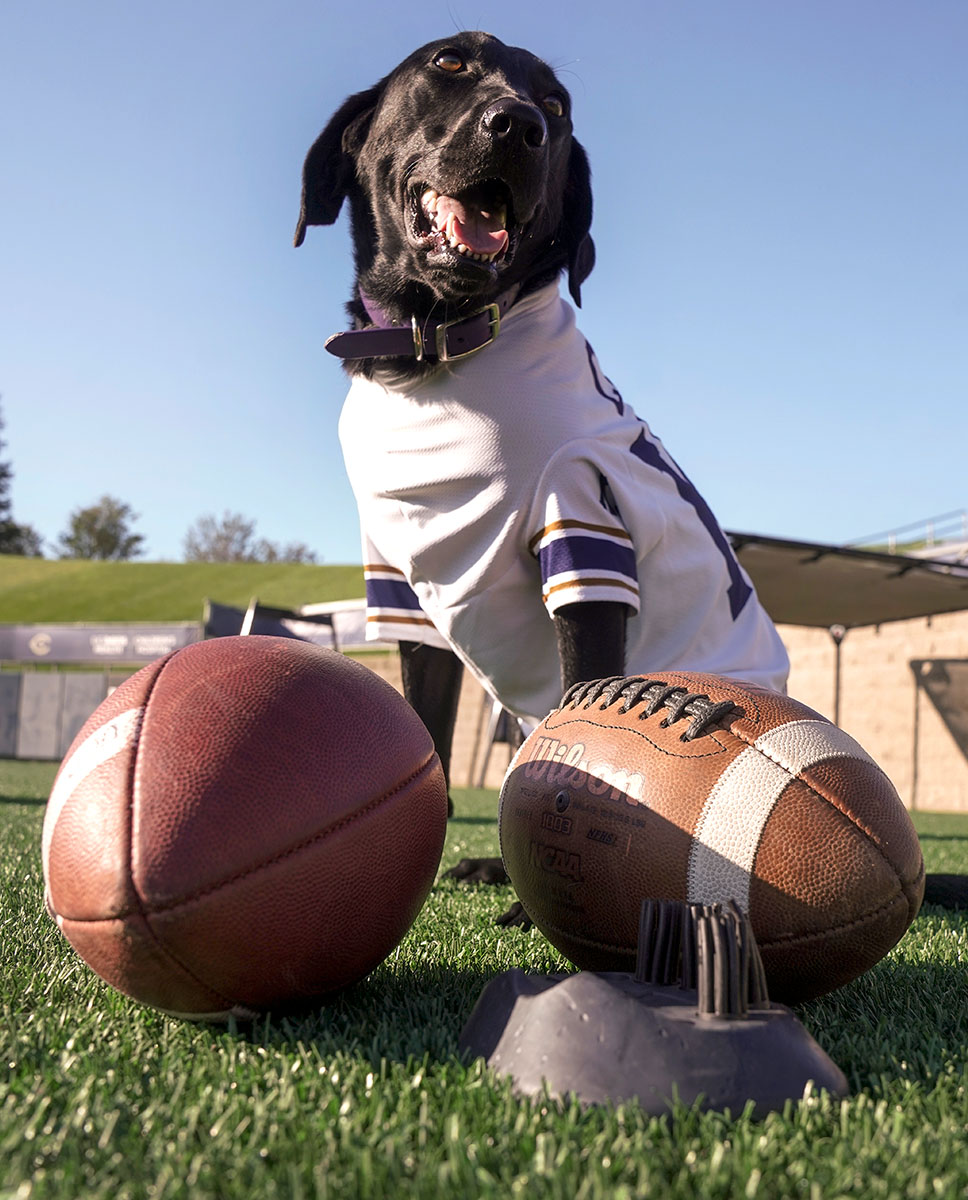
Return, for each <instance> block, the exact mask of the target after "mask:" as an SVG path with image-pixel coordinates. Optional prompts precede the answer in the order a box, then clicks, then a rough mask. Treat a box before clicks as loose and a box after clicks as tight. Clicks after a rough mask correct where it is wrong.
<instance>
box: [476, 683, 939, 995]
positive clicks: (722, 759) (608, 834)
mask: <svg viewBox="0 0 968 1200" xmlns="http://www.w3.org/2000/svg"><path fill="white" fill-rule="evenodd" d="M499 820H500V836H501V852H502V855H503V857H504V863H505V866H506V868H507V872H508V875H509V876H510V879H511V882H512V883H513V884H514V887H515V889H516V891H517V893H518V896H519V898H520V900H521V903H522V904H523V905H524V908H525V910H526V911H527V913H528V914H529V915H530V916H531V918H532V919H533V921H534V923H535V924H536V925H537V926H538V928H539V929H540V930H541V931H542V932H543V933H544V934H545V936H546V937H547V938H548V939H549V941H551V942H552V943H553V944H554V945H555V946H557V947H558V949H559V950H561V951H562V953H563V954H565V955H566V956H567V957H568V958H569V959H570V960H571V961H572V962H573V963H574V964H575V965H576V966H578V967H580V968H582V969H585V970H596V971H613V970H619V971H629V970H632V969H633V968H634V964H635V947H636V942H637V937H638V919H639V909H640V902H641V901H642V899H644V898H651V899H669V900H686V901H688V902H690V903H710V904H711V903H715V902H721V903H723V902H726V901H729V900H735V901H736V902H737V903H738V904H739V905H740V907H741V908H742V909H743V910H745V911H747V912H748V913H749V915H750V919H751V922H752V925H753V931H754V933H755V936H756V940H757V942H758V944H759V947H760V951H761V953H762V956H763V962H764V965H765V968H766V973H767V981H768V984H769V988H770V995H771V997H773V998H774V999H777V1000H782V1001H785V1002H787V1003H796V1002H799V1001H803V1000H807V999H811V998H812V997H814V996H819V995H822V994H823V993H824V992H828V991H831V990H832V989H833V988H836V987H839V986H840V985H842V984H844V983H846V982H848V980H851V979H853V978H855V977H856V976H857V975H860V974H861V973H862V972H863V971H866V970H867V969H868V968H869V967H871V966H873V965H874V963H876V962H878V960H879V959H881V958H882V957H883V956H884V955H885V954H886V953H887V952H888V950H890V949H891V947H892V946H893V945H894V944H895V943H896V942H897V940H898V939H899V938H900V937H901V935H902V934H903V933H904V931H905V930H906V929H907V927H908V925H909V924H910V923H911V921H912V920H913V919H914V917H915V915H916V913H917V911H918V908H919V906H920V904H921V897H922V893H923V890H924V866H923V862H922V858H921V849H920V846H919V843H918V838H917V834H916V833H915V831H914V827H913V825H912V824H911V820H910V818H909V816H908V814H907V812H906V810H905V808H904V806H903V805H902V803H901V801H900V799H899V798H898V795H897V793H896V792H895V790H894V788H893V786H892V785H891V782H890V781H889V779H888V778H887V776H886V775H885V774H884V772H883V771H882V770H881V769H880V768H879V767H878V766H877V764H876V763H875V762H874V761H873V759H871V758H870V757H869V755H867V754H866V753H865V752H864V750H862V749H861V747H860V746H859V745H858V744H857V743H856V742H855V741H854V740H853V739H852V738H850V737H849V736H848V735H847V734H846V733H844V732H843V731H842V730H841V729H839V728H838V727H837V726H835V725H833V724H831V722H830V721H828V720H827V719H826V718H825V717H822V716H821V715H820V714H819V713H816V712H814V711H813V710H812V709H810V708H807V707H806V706H805V705H803V704H800V703H798V702H797V701H796V700H792V699H790V698H789V697H787V696H784V695H780V694H778V693H775V692H770V691H768V690H765V689H763V688H760V687H756V686H754V685H752V684H747V683H742V682H738V681H736V680H730V679H723V678H720V677H717V676H713V675H701V674H694V673H689V672H682V671H673V672H668V673H664V674H663V675H662V676H661V678H660V679H658V680H647V679H642V678H629V679H611V680H601V681H598V682H595V683H589V684H580V685H578V687H576V688H573V689H571V691H570V692H569V693H568V694H567V695H566V696H565V698H564V699H563V700H562V704H561V707H560V708H558V709H556V710H555V711H554V712H552V713H551V714H549V716H547V717H546V718H545V719H544V721H542V722H541V724H540V725H539V726H538V728H537V729H536V730H535V731H534V733H532V734H531V735H530V737H528V738H527V739H526V741H525V742H524V744H523V745H522V746H521V748H520V750H519V751H518V753H517V754H516V755H515V758H514V760H513V761H512V763H511V766H510V768H509V770H508V774H507V777H506V778H505V781H504V786H503V788H502V790H501V801H500V818H499Z"/></svg>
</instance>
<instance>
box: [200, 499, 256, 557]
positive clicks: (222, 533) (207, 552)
mask: <svg viewBox="0 0 968 1200" xmlns="http://www.w3.org/2000/svg"><path fill="white" fill-rule="evenodd" d="M254 533H255V521H250V520H249V519H248V517H243V516H242V514H241V513H234V512H229V511H228V510H226V511H225V512H224V513H223V514H222V517H221V520H219V518H217V517H216V516H215V515H214V514H212V513H209V514H206V515H205V516H204V517H199V518H198V520H197V521H196V522H195V524H194V525H192V526H191V527H190V528H189V530H188V532H187V533H186V534H185V540H184V543H183V545H184V551H185V561H186V562H254V561H255V559H254V558H253V553H252V535H253V534H254Z"/></svg>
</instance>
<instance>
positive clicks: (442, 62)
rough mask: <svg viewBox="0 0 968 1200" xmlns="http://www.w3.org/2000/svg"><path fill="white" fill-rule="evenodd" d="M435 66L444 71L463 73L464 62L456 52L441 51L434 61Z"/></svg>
mask: <svg viewBox="0 0 968 1200" xmlns="http://www.w3.org/2000/svg"><path fill="white" fill-rule="evenodd" d="M434 66H435V67H440V69H441V70H442V71H463V69H464V60H463V59H462V58H461V56H460V55H459V54H458V53H457V51H456V50H441V52H440V53H439V54H438V55H437V57H436V58H435V59H434Z"/></svg>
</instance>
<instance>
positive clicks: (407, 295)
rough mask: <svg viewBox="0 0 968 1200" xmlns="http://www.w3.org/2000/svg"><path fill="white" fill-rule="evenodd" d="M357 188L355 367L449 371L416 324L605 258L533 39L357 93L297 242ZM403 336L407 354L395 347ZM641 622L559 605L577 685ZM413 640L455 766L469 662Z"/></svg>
mask: <svg viewBox="0 0 968 1200" xmlns="http://www.w3.org/2000/svg"><path fill="white" fill-rule="evenodd" d="M344 200H346V201H348V203H349V207H350V216H351V221H352V236H353V247H354V256H355V265H356V278H357V291H356V294H355V295H354V296H353V298H352V300H351V301H350V303H349V305H348V311H349V313H350V315H351V317H352V318H353V320H354V323H355V325H356V327H357V329H359V330H366V331H367V332H368V333H369V334H370V337H371V340H369V341H367V340H366V339H365V338H364V339H363V340H360V341H358V342H354V339H353V335H352V334H347V335H343V338H344V339H345V341H346V343H347V345H346V346H345V347H343V346H339V347H337V348H336V352H337V353H339V354H340V355H341V356H343V355H345V356H346V358H347V361H348V364H349V370H350V372H351V373H354V374H355V373H359V374H362V375H366V376H372V375H374V374H377V375H380V374H382V375H384V376H390V377H394V378H399V377H408V376H409V377H414V378H419V377H421V376H423V375H425V374H428V373H433V372H434V371H437V370H439V369H440V367H441V358H440V356H439V355H434V354H433V353H431V352H429V350H428V351H425V352H424V353H423V354H417V353H415V352H414V345H413V341H412V338H411V334H412V331H413V330H414V329H418V330H420V331H421V340H422V342H423V344H424V346H425V347H433V346H435V344H436V342H435V338H434V336H433V335H432V334H431V333H430V332H428V327H429V326H430V325H431V323H432V322H433V321H434V320H436V319H437V318H439V317H447V318H450V319H453V318H459V317H460V316H461V315H462V314H464V313H470V314H476V313H478V312H479V311H480V310H481V308H482V307H483V306H485V305H488V304H491V303H493V302H495V301H496V300H498V299H499V298H500V297H502V296H508V295H512V296H514V297H515V299H517V298H518V297H519V296H520V295H521V294H527V292H530V291H533V290H534V289H537V288H540V287H542V286H544V285H546V284H547V283H548V282H550V281H552V280H554V279H556V278H557V276H558V275H559V274H560V273H561V271H562V270H567V272H568V283H569V290H570V293H571V295H572V297H573V299H574V300H575V302H576V304H580V303H581V284H582V282H583V281H584V280H585V279H586V278H587V276H588V274H589V272H590V271H591V269H592V267H593V265H594V261H595V251H594V245H593V243H592V239H591V237H590V236H589V232H588V231H589V228H590V225H591V218H592V194H591V183H590V175H589V167H588V159H587V157H586V155H585V151H584V150H583V149H582V147H581V146H580V145H579V143H578V142H577V141H576V140H575V138H574V137H573V136H572V126H571V119H570V98H569V96H568V93H567V92H566V91H565V89H564V88H563V87H562V85H561V84H560V83H559V81H558V79H557V78H556V76H555V75H554V73H553V72H552V70H551V69H550V68H549V67H548V66H547V65H546V64H545V63H544V62H542V61H541V60H540V59H538V58H536V57H535V56H534V55H532V54H530V53H528V52H527V51H525V50H520V49H516V48H513V47H510V46H506V45H504V44H503V43H502V42H500V41H498V40H497V39H496V38H494V37H491V36H489V35H488V34H484V33H462V34H459V35H458V36H456V37H453V38H450V39H448V40H447V41H446V42H441V43H431V44H428V45H427V46H424V47H422V48H421V49H419V50H417V51H415V52H414V53H413V54H411V55H410V56H409V58H407V59H406V60H405V61H404V62H403V63H401V64H400V66H399V67H397V68H396V70H394V71H393V72H392V73H391V74H390V75H389V76H387V77H386V78H385V79H383V80H381V81H380V82H379V83H377V84H375V85H374V86H373V87H371V88H369V89H368V90H366V91H364V92H360V93H358V94H357V95H354V96H351V97H350V98H349V99H348V100H347V101H346V102H345V103H344V104H343V106H342V107H341V108H340V109H339V111H338V112H337V113H336V114H335V115H334V116H333V118H332V119H331V121H330V122H329V124H328V125H327V126H326V128H325V129H324V130H323V132H322V133H321V134H320V136H319V137H318V139H317V140H316V142H315V143H314V145H313V146H312V148H311V150H310V151H309V154H308V156H307V158H306V162H305V167H304V171H303V197H302V209H301V213H300V217H299V223H298V226H297V229H296V237H295V244H296V245H297V246H299V245H301V244H302V241H303V239H304V237H305V233H306V228H307V226H309V225H330V224H332V223H333V222H334V221H335V220H336V218H337V216H338V215H339V212H340V209H341V207H342V205H343V202H344ZM455 231H459V238H458V237H457V236H455ZM459 239H462V240H459ZM468 243H469V245H468ZM374 316H377V317H378V319H379V326H380V327H379V328H376V329H375V328H374ZM386 325H391V326H393V328H392V329H391V330H387V329H384V328H383V327H384V326H386ZM387 334H389V337H387ZM381 335H382V339H381ZM394 335H396V336H397V339H398V340H397V341H396V342H394V341H392V340H391V339H392V338H393V336H394ZM383 339H385V340H383ZM400 339H402V340H400ZM333 340H334V339H331V341H333ZM401 345H402V347H403V350H404V352H403V353H399V352H397V353H387V347H388V346H389V348H390V350H391V351H393V350H395V349H398V348H399V346H401ZM330 348H331V349H332V348H333V347H332V346H331V347H330ZM625 620H626V610H625V608H624V606H622V605H620V604H615V603H611V602H601V603H596V602H588V603H584V604H581V605H574V606H568V607H566V608H564V609H561V610H559V611H558V613H557V614H556V615H555V617H554V624H555V629H556V632H557V638H558V647H559V655H560V660H561V674H562V685H563V690H564V689H565V688H567V687H568V686H570V685H571V684H572V683H575V682H578V681H580V680H586V679H598V678H603V677H605V676H608V675H616V674H621V673H622V672H623V670H624V661H625V652H624V634H625ZM400 652H401V661H402V669H403V686H404V692H405V695H406V697H407V699H408V701H409V702H410V703H411V704H412V705H413V707H414V708H415V709H416V711H417V712H418V713H419V714H420V715H421V717H422V718H423V720H424V722H425V723H426V725H427V727H428V728H429V729H430V731H431V734H432V735H433V737H434V740H435V742H436V744H437V748H438V752H439V753H440V756H441V760H442V761H443V763H444V767H445V771H448V772H449V759H450V747H451V743H452V738H453V730H454V723H455V720H456V713H457V696H458V691H459V685H460V679H461V671H462V668H461V663H460V660H459V659H458V658H457V657H456V656H455V655H454V654H453V653H452V652H451V651H449V650H444V649H442V648H440V647H436V646H429V645H426V644H422V643H418V642H406V641H404V642H401V643H400ZM479 874H483V877H485V878H495V877H497V878H500V877H501V876H502V872H501V871H500V868H499V860H498V863H497V864H495V863H494V862H492V861H491V860H488V863H487V864H485V865H484V866H483V867H479V866H477V867H472V868H471V876H472V877H477V876H478V875H479Z"/></svg>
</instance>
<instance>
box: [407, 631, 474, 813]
mask: <svg viewBox="0 0 968 1200" xmlns="http://www.w3.org/2000/svg"><path fill="white" fill-rule="evenodd" d="M400 672H401V675H402V676H403V695H404V698H405V699H406V701H407V703H408V704H409V705H410V707H411V708H412V709H413V710H414V711H415V712H416V714H417V716H418V717H419V718H420V719H421V721H423V723H424V724H425V725H426V726H427V729H428V731H429V732H430V736H431V737H432V738H433V739H434V746H435V747H436V748H437V754H438V757H439V758H440V765H441V766H442V767H443V768H444V779H445V780H446V781H447V815H448V816H451V815H452V814H453V811H454V805H453V801H452V800H451V798H450V755H451V749H452V747H453V744H454V726H455V725H456V724H457V701H458V700H459V699H460V682H461V677H462V675H463V673H464V664H463V663H462V662H461V661H460V659H459V658H458V657H457V655H456V654H455V653H454V652H453V650H443V649H441V648H440V647H438V646H426V645H424V644H423V643H421V642H401V643H400Z"/></svg>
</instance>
